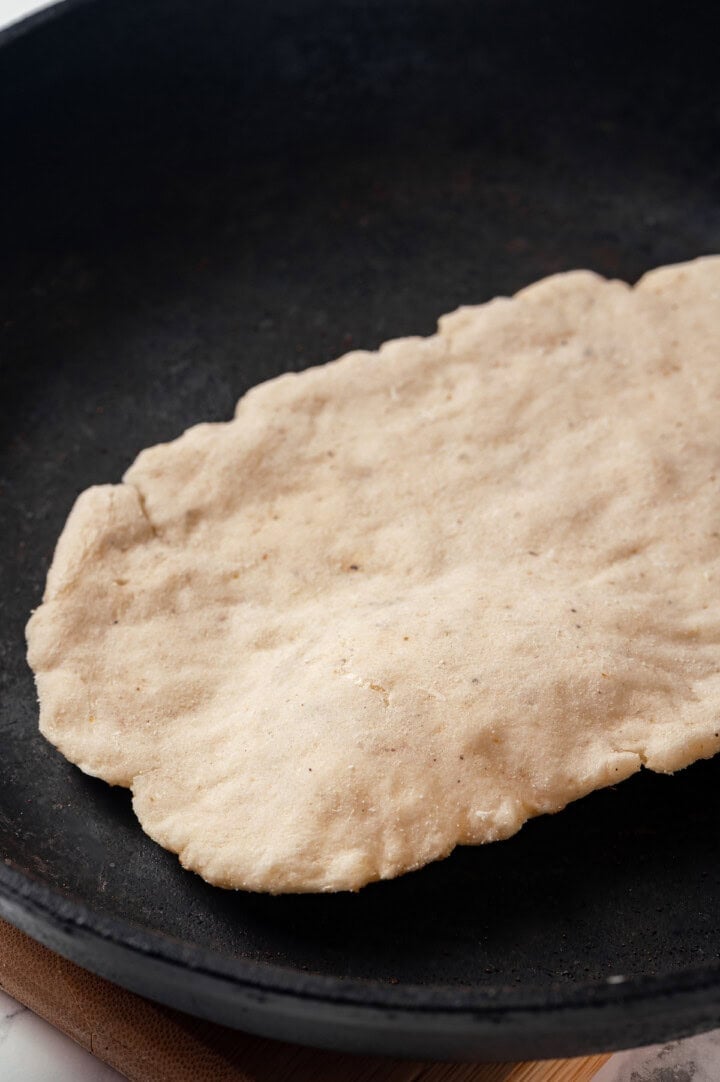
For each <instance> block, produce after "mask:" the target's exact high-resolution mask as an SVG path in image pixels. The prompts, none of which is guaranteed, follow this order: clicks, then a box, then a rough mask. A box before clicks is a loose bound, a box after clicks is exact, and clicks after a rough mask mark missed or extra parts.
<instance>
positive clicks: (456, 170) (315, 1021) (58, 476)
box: [0, 0, 720, 1058]
mask: <svg viewBox="0 0 720 1082" xmlns="http://www.w3.org/2000/svg"><path fill="white" fill-rule="evenodd" d="M714 12H715V5H706V6H705V10H704V11H703V10H702V9H701V8H700V7H698V8H697V9H693V8H692V6H690V7H689V6H688V5H687V4H683V5H676V4H675V3H672V4H670V3H656V4H654V5H647V4H640V3H632V2H627V0H623V3H616V2H612V0H588V2H586V3H582V4H578V3H575V2H572V0H567V2H559V0H543V2H542V3H538V2H537V0H453V2H449V0H327V2H326V0H272V2H268V0H263V2H262V3H260V2H259V0H258V2H255V0H254V2H246V3H236V4H228V3H224V2H220V0H212V2H208V0H204V3H202V4H198V3H197V2H196V0H172V2H170V0H168V2H166V0H123V3H122V4H115V3H109V2H87V3H76V4H72V3H71V4H69V5H65V6H64V7H62V8H60V9H59V11H55V12H52V13H51V15H50V16H47V15H46V16H45V17H44V18H42V19H39V20H38V21H37V22H36V24H35V26H34V27H33V28H32V30H31V31H27V32H25V33H19V32H18V31H15V32H12V33H10V34H7V35H6V36H5V42H4V46H3V48H2V49H1V50H0V103H2V106H1V107H2V110H3V118H2V127H1V128H0V130H1V132H2V170H3V180H2V183H3V187H4V192H5V194H4V195H3V198H2V208H1V213H2V215H3V219H4V221H3V224H2V233H1V237H2V243H1V245H0V259H1V262H2V269H1V275H2V277H1V278H0V282H1V286H0V288H1V289H2V312H1V313H0V335H1V338H0V341H1V342H2V393H1V397H0V409H1V411H2V412H1V422H0V423H1V424H2V437H3V438H2V461H1V464H0V476H1V479H2V492H1V496H2V514H3V525H2V566H1V567H0V576H1V577H0V605H1V606H2V620H1V621H0V636H1V640H0V651H1V655H0V662H1V664H2V708H1V709H2V712H1V717H0V740H1V744H0V754H1V756H2V759H1V766H0V770H1V777H0V781H1V787H0V851H1V855H2V856H3V857H4V863H2V862H0V913H2V914H3V915H4V916H5V917H7V918H8V919H9V920H11V921H13V922H15V923H16V924H17V925H19V926H20V927H22V928H24V929H26V930H27V931H28V932H30V934H31V935H34V936H36V937H37V938H38V939H40V940H42V941H43V942H45V943H47V944H49V945H50V946H51V947H53V948H55V949H57V950H59V951H61V952H62V953H64V954H66V955H67V956H68V957H71V958H74V959H76V960H77V961H79V962H80V963H81V964H83V965H85V966H87V967H89V968H90V969H93V970H95V971H97V972H99V973H102V974H105V975H106V976H108V977H110V978H112V979H114V980H116V981H119V982H120V983H121V984H124V985H127V986H128V987H130V988H133V989H136V990H138V991H140V992H142V993H144V994H146V995H149V996H152V997H155V998H157V999H159V1000H163V1001H165V1002H167V1003H171V1004H174V1005H176V1006H178V1007H181V1008H184V1009H186V1010H189V1011H193V1012H195V1013H197V1014H199V1015H204V1016H206V1017H209V1018H213V1019H216V1020H218V1021H221V1022H224V1023H228V1024H230V1025H236V1026H239V1027H245V1028H248V1029H251V1030H256V1031H257V1032H261V1033H266V1034H272V1035H275V1036H281V1037H287V1038H294V1039H298V1040H302V1041H306V1042H308V1043H317V1044H320V1045H327V1046H334V1047H338V1048H348V1049H372V1050H374V1051H385V1052H392V1053H400V1054H408V1055H412V1056H436V1057H486V1058H492V1057H524V1056H544V1055H550V1054H566V1055H568V1054H572V1053H579V1052H585V1051H588V1050H593V1049H609V1048H614V1047H618V1046H622V1045H629V1044H639V1043H641V1042H645V1041H651V1040H657V1039H662V1038H667V1037H670V1036H676V1035H680V1034H687V1033H690V1032H691V1031H693V1030H698V1029H701V1028H703V1027H710V1026H712V1025H714V1024H717V1023H718V1022H720V964H719V962H718V948H719V946H720V931H719V930H718V904H719V903H720V830H719V829H718V827H719V826H720V789H719V786H718V782H719V780H720V762H705V763H700V764H698V765H696V766H694V767H692V768H690V769H688V770H687V771H684V772H683V773H682V774H680V775H678V776H677V777H675V778H672V779H671V778H666V777H659V776H655V775H650V774H642V775H640V776H638V777H636V778H635V779H633V780H631V781H629V782H626V783H624V784H623V785H622V786H620V787H619V788H618V789H617V790H607V791H604V792H601V793H597V794H596V795H594V796H592V797H590V798H589V799H587V800H584V801H582V802H580V803H578V804H576V805H574V806H572V807H570V808H569V809H568V810H567V811H565V812H563V813H562V814H561V815H558V816H555V817H553V818H546V819H542V820H537V821H534V822H532V823H530V824H529V825H528V826H527V827H525V828H524V829H523V830H522V832H521V833H520V834H519V835H518V836H517V837H516V838H514V839H512V840H511V841H508V842H503V843H501V844H498V845H493V846H489V847H486V848H483V849H464V850H459V851H457V852H456V853H455V854H454V855H453V856H452V857H451V858H450V859H449V860H447V861H445V862H444V863H443V864H441V865H436V866H434V867H430V868H427V869H425V870H424V871H421V872H419V873H416V874H414V875H410V876H407V877H405V878H403V879H400V880H398V881H396V882H390V883H382V884H376V885H374V886H370V887H368V888H367V889H366V890H364V891H362V892H361V893H360V894H359V895H355V896H353V895H341V896H334V897H332V896H328V897H279V898H271V897H258V896H252V895H247V894H241V893H227V892H223V891H220V890H217V889H214V888H212V887H209V886H207V885H206V884H205V883H203V882H202V881H201V880H200V879H199V878H198V877H196V876H194V875H192V874H189V873H187V872H183V871H182V870H181V868H180V866H179V864H178V862H177V860H176V858H175V857H174V856H172V855H170V854H168V853H166V852H164V851H163V850H161V849H159V848H158V847H157V846H156V845H154V844H153V843H152V842H151V841H149V839H148V838H146V837H145V836H144V835H143V834H142V832H141V831H140V829H139V827H138V826H137V824H136V822H135V819H134V817H133V815H132V812H131V808H130V802H129V798H128V795H127V793H126V792H125V791H123V790H117V791H115V790H111V789H110V788H108V787H107V786H106V785H105V784H103V783H102V782H98V781H95V780H92V779H90V778H87V777H85V776H83V775H82V774H81V773H80V771H78V770H76V769H75V768H74V767H72V766H70V765H69V764H68V763H66V762H65V761H64V760H63V759H62V758H61V757H60V756H59V755H58V754H56V752H55V751H54V750H53V749H52V748H51V747H50V746H48V745H47V744H46V743H45V742H44V740H42V739H41V737H40V736H39V735H38V734H37V731H36V718H37V709H36V704H35V696H34V693H33V684H32V680H31V676H30V673H29V671H28V669H27V668H26V665H25V661H24V644H23V627H24V624H25V620H26V618H27V615H28V613H29V611H30V609H31V607H32V606H33V605H35V604H37V603H38V600H39V598H40V596H41V590H42V585H43V581H44V576H45V572H46V569H47V565H48V561H49V559H50V555H51V552H52V547H53V543H54V541H55V539H56V537H57V535H58V532H59V530H60V528H61V526H62V524H63V522H64V519H65V516H66V514H67V512H68V510H69V508H70V505H71V503H72V500H73V498H74V497H75V495H76V494H77V493H78V492H79V491H80V490H81V489H83V488H85V487H86V486H87V485H90V484H93V483H96V482H105V481H117V480H118V479H119V477H120V475H121V472H122V471H123V469H124V468H125V467H126V466H127V465H128V463H129V462H130V461H131V459H132V458H133V457H134V455H135V454H136V453H137V451H139V450H140V449H141V448H142V447H144V446H146V445H148V444H152V443H156V442H158V441H160V440H167V439H170V438H172V437H173V436H176V435H177V434H178V433H180V432H181V431H182V430H183V429H184V428H185V427H186V426H187V425H189V424H191V423H194V422H197V421H200V420H207V419H221V418H227V417H229V416H230V413H231V409H232V406H233V403H234V401H235V399H236V398H237V397H238V396H239V395H240V394H241V393H242V392H243V391H244V390H246V388H248V387H250V386H251V385H252V384H254V383H257V382H258V381H260V380H263V379H266V378H268V377H270V376H273V375H275V374H277V373H279V372H282V371H284V370H285V369H288V368H294V369H297V368H302V367H303V366H305V365H308V364H315V363H318V362H323V361H326V360H328V359H330V358H332V357H335V356H337V355H338V354H340V353H342V352H343V351H345V350H346V349H347V348H348V347H349V346H350V345H352V346H367V347H374V346H376V345H377V344H378V343H380V342H381V341H383V340H384V339H387V338H390V337H393V336H397V335H403V334H408V333H421V334H427V333H429V332H431V331H432V330H433V327H434V324H435V320H436V318H437V316H438V315H440V314H441V313H442V312H445V311H448V310H450V309H452V308H454V307H456V306H457V305H458V304H466V303H472V302H479V301H483V300H486V299H487V298H489V297H491V296H493V295H495V294H498V293H508V292H511V291H514V290H515V289H517V288H518V287H520V286H522V285H524V284H526V283H528V282H531V281H533V280H534V279H537V278H539V277H541V276H543V275H546V274H548V273H551V272H554V271H561V270H564V269H567V268H571V267H591V268H594V269H596V270H598V271H600V272H602V273H604V274H610V275H619V276H622V277H623V278H627V279H631V280H632V279H635V278H637V277H638V276H639V275H640V274H641V273H642V272H643V271H645V270H646V269H648V268H650V267H652V266H655V265H657V264H662V263H669V262H673V261H677V260H683V259H686V258H691V257H693V256H696V255H700V254H703V253H708V252H712V251H718V250H720V202H719V193H720V155H719V153H718V120H719V118H720V95H719V93H718V90H719V86H720V78H719V73H720V65H719V64H718V61H717V42H718V40H719V38H718V31H719V29H720V27H719V26H718V20H717V16H716V15H715V13H714ZM718 363H720V358H719V359H718ZM719 423H720V419H719ZM678 528H679V529H682V528H683V524H682V523H679V524H678ZM518 678H519V679H522V674H521V673H520V674H518ZM280 753H281V749H279V754H280Z"/></svg>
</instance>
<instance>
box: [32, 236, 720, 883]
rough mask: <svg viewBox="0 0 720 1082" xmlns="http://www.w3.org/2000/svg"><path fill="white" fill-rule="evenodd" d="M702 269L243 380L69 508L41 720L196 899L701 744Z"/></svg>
mask: <svg viewBox="0 0 720 1082" xmlns="http://www.w3.org/2000/svg"><path fill="white" fill-rule="evenodd" d="M719 576H720V257H714V258H706V259H700V260H697V261H695V262H692V263H688V264H685V265H682V266H676V267H664V268H661V269H659V270H656V271H653V272H652V273H650V274H648V275H646V277H645V278H643V279H642V280H641V281H640V282H639V284H638V285H637V286H636V287H635V288H634V289H631V288H629V287H628V286H627V285H624V284H623V283H621V282H607V281H605V280H603V279H602V278H600V277H598V276H597V275H595V274H592V273H589V272H585V271H577V272H572V273H568V274H562V275H557V276H555V277H553V278H548V279H546V280H544V281H542V282H539V283H537V284H536V285H533V286H531V287H530V288H528V289H525V290H523V291H522V292H521V293H519V294H518V295H517V296H516V297H514V298H513V299H512V300H508V299H498V300H494V301H492V302H491V303H489V304H484V305H481V306H480V307H475V308H461V309H459V310H458V311H456V312H454V313H453V314H452V315H448V316H445V317H444V318H443V319H442V320H441V321H440V330H439V332H438V334H436V335H435V336H433V337H432V338H426V339H422V338H406V339H401V340H398V341H393V342H389V343H387V344H386V345H384V346H383V347H382V348H381V349H380V350H379V352H377V353H364V352H355V353H351V354H348V355H347V356H346V357H343V358H342V359H341V360H339V361H336V362H334V363H333V364H329V365H325V366H323V367H320V368H314V369H310V370H309V371H306V372H304V373H302V374H301V375H294V374H291V375H285V376H281V377H280V378H279V379H275V380H272V381H270V382H269V383H265V384H263V385H261V386H259V387H256V388H254V389H253V390H252V391H250V392H249V394H247V395H245V397H244V398H242V399H241V401H240V403H239V404H238V408H237V412H236V418H235V420H233V421H231V422H229V423H227V424H202V425H198V426H197V427H196V428H191V429H190V430H189V431H187V432H186V433H185V434H184V435H183V436H181V437H180V438H179V439H177V440H175V441H174V442H173V443H169V444H164V445H160V446H158V447H151V448H150V449H149V450H146V451H143V452H142V454H141V455H140V456H139V457H138V458H137V460H136V461H135V463H134V464H133V465H132V466H131V467H130V469H129V470H128V471H127V473H126V475H125V478H124V483H123V484H120V485H107V486H101V487H96V488H91V489H89V490H88V491H86V492H84V493H83V494H82V495H81V496H80V497H79V499H78V501H77V503H76V504H75V507H74V509H73V511H72V513H71V515H70V517H69V519H68V522H67V525H66V526H65V529H64V531H63V534H62V536H61V538H60V541H59V542H58V546H57V551H56V553H55V558H54V561H53V565H52V568H51V570H50V573H49V575H48V581H47V589H46V593H45V598H44V601H43V604H42V605H41V606H40V608H39V609H38V610H37V611H36V612H35V613H34V615H33V616H32V618H31V620H30V623H29V625H28V642H29V659H30V664H31V665H32V668H33V669H34V671H35V673H36V676H37V686H38V692H39V697H40V704H41V710H40V726H41V729H42V731H43V733H44V734H45V735H46V736H47V738H48V739H49V740H51V741H52V742H53V744H55V745H56V746H57V747H58V748H59V749H60V750H61V751H62V752H63V754H64V755H66V756H67V757H68V758H69V759H71V760H72V761H73V762H74V763H77V764H78V766H79V767H81V768H82V770H84V771H86V772H87V773H89V774H94V775H97V776H99V777H101V778H105V779H106V780H107V781H109V782H111V783H113V784H116V785H126V786H130V787H131V788H132V791H133V797H134V808H135V811H136V812H137V815H138V818H139V819H140V822H141V824H142V826H143V828H144V829H145V830H146V831H147V832H148V834H150V835H151V837H153V838H155V839H156V840H157V841H158V842H159V843H160V844H161V845H163V846H165V847H167V848H168V849H171V850H173V851H175V852H177V853H179V854H180V859H181V861H182V863H183V864H184V865H185V867H187V868H191V869H193V870H194V871H196V872H199V873H200V874H201V875H202V876H204V877H205V878H206V879H207V880H209V881H210V882H212V883H216V884H219V885H221V886H225V887H241V888H245V889H248V890H258V891H335V890H345V889H356V888H358V887H361V886H362V885H363V884H365V883H367V882H369V881H370V880H374V879H378V878H387V877H390V876H395V875H398V874H399V873H401V872H405V871H408V870H409V869H412V868H418V867H420V866H421V865H423V864H426V863H427V862H428V861H432V860H437V859H438V858H440V857H443V856H445V855H446V854H447V853H449V852H450V850H451V849H452V848H453V847H454V846H455V845H457V844H459V843H462V844H466V843H470V844H474V843H478V842H488V841H494V840H496V839H500V838H507V837H508V836H509V835H511V834H513V833H514V832H515V831H517V830H518V829H519V828H520V827H521V826H522V824H523V823H524V822H525V820H526V819H528V817H530V816H534V815H539V814H541V813H543V812H554V811H557V810H558V809H560V808H562V807H563V806H564V805H565V804H567V803H568V801H571V800H575V799H576V798H577V797H580V796H582V795H583V794H585V793H589V792H590V791H591V790H593V789H597V788H598V787H600V786H604V785H610V784H612V783H614V782H618V781H620V780H621V779H623V778H626V777H628V775H630V774H633V773H634V772H635V771H637V770H638V769H639V768H640V766H641V765H642V764H645V765H646V766H647V767H649V768H650V769H652V770H657V771H673V770H677V769H678V768H679V767H683V766H685V765H687V764H688V763H691V762H692V761H693V760H695V759H698V758H702V757H706V756H710V755H713V754H714V753H715V752H716V751H718V749H720V593H719V587H720V577H719Z"/></svg>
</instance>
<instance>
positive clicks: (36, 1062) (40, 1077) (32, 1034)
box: [0, 992, 122, 1082]
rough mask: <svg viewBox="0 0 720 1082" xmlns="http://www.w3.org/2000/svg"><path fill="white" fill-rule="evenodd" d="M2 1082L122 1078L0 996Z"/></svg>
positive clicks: (118, 1081) (116, 1080)
mask: <svg viewBox="0 0 720 1082" xmlns="http://www.w3.org/2000/svg"><path fill="white" fill-rule="evenodd" d="M0 1079H1V1080H2V1082H121V1080H122V1076H121V1075H119V1074H118V1073H117V1072H116V1071H113V1070H111V1069H110V1068H109V1067H106V1066H105V1064H104V1063H101V1062H100V1061H99V1060H97V1059H95V1057H94V1056H91V1055H90V1053H89V1052H86V1051H85V1050H84V1049H83V1048H81V1047H80V1045H78V1044H75V1042H74V1041H71V1040H70V1038H69V1037H66V1036H65V1035H64V1034H63V1033H59V1032H58V1030H56V1029H55V1028H54V1027H53V1026H51V1025H49V1024H48V1023H47V1022H44V1021H43V1019H42V1018H38V1016H37V1015H36V1014H33V1012H32V1011H29V1010H27V1008H26V1007H21V1006H20V1004H19V1003H16V1002H15V1000H14V999H11V998H10V996H6V995H5V993H4V992H0Z"/></svg>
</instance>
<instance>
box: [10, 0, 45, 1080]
mask: <svg viewBox="0 0 720 1082" xmlns="http://www.w3.org/2000/svg"><path fill="white" fill-rule="evenodd" d="M54 2H56V0H0V30H2V28H3V27H4V26H9V25H10V23H14V22H17V20H18V19H22V18H23V16H25V15H29V14H30V13H31V12H33V11H39V10H40V8H46V7H49V6H50V4H51V3H54ZM3 1082H5V1079H3Z"/></svg>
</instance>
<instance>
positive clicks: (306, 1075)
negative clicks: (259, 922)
mask: <svg viewBox="0 0 720 1082" xmlns="http://www.w3.org/2000/svg"><path fill="white" fill-rule="evenodd" d="M0 987H1V988H3V989H4V990H5V991H6V992H7V993H8V994H9V995H11V996H13V997H14V998H15V999H17V1000H19V1001H20V1002H21V1003H24V1004H25V1005H26V1006H27V1007H30V1008H31V1010H33V1011H35V1012H36V1014H39V1015H41V1016H42V1017H43V1018H46V1019H47V1020H48V1021H49V1022H51V1023H52V1024H53V1025H54V1026H57V1028H58V1029H60V1030H62V1031H63V1032H64V1033H67V1034H68V1035H69V1036H70V1037H72V1038H73V1040H75V1041H77V1042H78V1043H79V1044H81V1045H82V1046H83V1047H84V1048H86V1049H88V1051H90V1052H92V1053H93V1054H94V1055H96V1056H98V1058H99V1059H101V1060H103V1061H104V1062H105V1063H108V1064H110V1066H111V1067H114V1068H115V1069H116V1070H118V1071H120V1072H121V1074H124V1075H125V1076H126V1077H127V1078H128V1079H130V1082H587V1080H589V1079H591V1078H593V1077H594V1075H595V1074H597V1072H598V1071H599V1069H600V1067H601V1066H602V1065H603V1063H604V1062H605V1061H606V1060H607V1059H608V1058H609V1057H608V1056H603V1055H600V1056H589V1057H584V1058H582V1059H571V1060H545V1061H542V1062H537V1063H489V1064H467V1063H420V1062H412V1061H408V1060H393V1059H386V1058H380V1057H373V1056H351V1055H347V1054H345V1053H339V1052H319V1051H316V1050H314V1049H309V1048H304V1047H302V1046H300V1045H294V1044H285V1043H284V1042H281V1041H270V1040H265V1039H263V1038H261V1037H253V1036H250V1035H248V1034H244V1033H238V1032H237V1031H236V1030H231V1029H226V1028H225V1027H224V1026H217V1025H214V1024H213V1023H211V1022H202V1021H200V1020H199V1019H196V1018H191V1017H190V1016H189V1015H186V1014H182V1013H181V1012H179V1011H174V1010H171V1009H170V1008H168V1007H161V1006H159V1005H158V1004H156V1003H151V1002H150V1001H149V1000H146V999H142V998H141V997H140V996H136V995H134V994H133V993H132V992H126V991H125V990H124V989H122V988H118V987H116V986H115V985H113V984H111V983H110V982H109V981H106V980H103V979H102V978H100V977H95V976H93V974H91V973H88V972H87V971H86V970H84V969H80V967H79V966H76V965H74V964H73V963H72V962H68V961H66V960H65V959H64V958H61V957H60V956H59V955H57V954H53V953H52V951H49V950H48V949H47V948H46V947H43V946H41V945H40V944H39V943H36V942H35V941H34V940H32V939H30V938H28V936H26V935H24V934H23V933H22V932H19V931H18V930H17V929H16V928H13V927H12V926H11V925H9V924H6V923H5V922H4V921H0Z"/></svg>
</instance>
